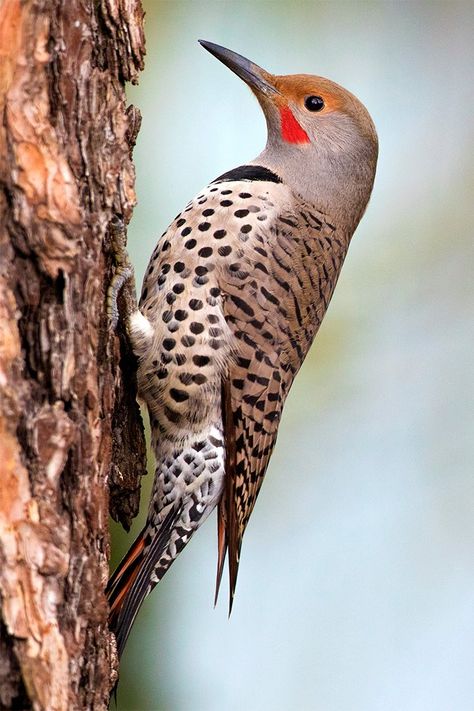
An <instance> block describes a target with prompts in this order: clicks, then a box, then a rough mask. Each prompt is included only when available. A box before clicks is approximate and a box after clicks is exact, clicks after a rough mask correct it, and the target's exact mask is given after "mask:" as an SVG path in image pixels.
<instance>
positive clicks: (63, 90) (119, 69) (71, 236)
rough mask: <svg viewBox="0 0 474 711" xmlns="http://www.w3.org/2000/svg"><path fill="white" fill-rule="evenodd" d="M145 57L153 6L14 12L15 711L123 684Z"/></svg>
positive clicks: (77, 2)
mask: <svg viewBox="0 0 474 711" xmlns="http://www.w3.org/2000/svg"><path fill="white" fill-rule="evenodd" d="M143 55H144V36H143V11H142V7H141V2H140V0H0V477H1V479H0V595H1V597H0V599H1V604H2V610H1V615H0V708H16V709H31V708H33V709H44V710H45V711H56V710H61V711H62V710H66V709H67V710H68V711H70V710H71V709H94V711H97V710H100V709H106V708H107V707H108V701H109V694H110V689H111V687H112V686H113V684H114V681H115V677H116V666H117V665H116V656H115V646H114V642H113V637H112V635H111V634H110V633H109V631H108V628H107V604H106V602H105V599H104V595H103V588H104V586H105V583H106V581H107V575H108V566H107V561H108V555H109V534H108V512H109V504H110V509H111V513H112V515H113V516H114V517H115V518H116V519H119V520H121V521H122V523H123V524H124V525H125V526H126V527H127V526H129V523H130V520H131V518H132V517H133V516H134V515H135V513H136V510H137V506H138V496H139V482H140V476H141V475H142V474H143V473H144V467H145V452H144V440H143V427H142V423H141V419H140V414H139V410H138V407H137V405H136V400H135V393H136V388H135V375H134V362H133V358H132V356H131V355H130V353H129V352H128V351H127V345H126V340H125V338H124V334H123V331H122V332H120V328H119V335H116V334H114V333H113V332H112V331H111V329H110V327H109V325H108V318H107V288H108V285H109V283H110V279H111V276H112V274H113V267H114V255H113V253H112V247H111V237H110V228H109V225H110V222H111V220H112V218H114V217H116V216H119V217H121V218H122V219H123V221H124V222H125V223H128V221H129V220H130V217H131V212H132V208H133V206H134V203H135V193H134V169H133V164H132V161H131V150H132V147H133V143H134V140H135V136H136V132H137V131H138V126H139V114H138V112H137V111H136V110H134V109H133V107H129V109H126V104H125V92H124V84H125V82H126V81H132V82H135V81H136V80H137V75H138V72H139V71H140V70H141V69H142V66H143ZM131 445H132V446H131ZM109 485H110V486H111V489H110V502H109Z"/></svg>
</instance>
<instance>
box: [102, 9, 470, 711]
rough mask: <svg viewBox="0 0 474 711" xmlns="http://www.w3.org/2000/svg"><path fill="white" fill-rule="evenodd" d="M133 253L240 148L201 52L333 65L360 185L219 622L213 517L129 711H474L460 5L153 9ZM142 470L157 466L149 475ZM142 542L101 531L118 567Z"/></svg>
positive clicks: (175, 571) (227, 104) (186, 561)
mask: <svg viewBox="0 0 474 711" xmlns="http://www.w3.org/2000/svg"><path fill="white" fill-rule="evenodd" d="M144 5H145V8H146V12H147V20H146V30H147V48H148V49H147V61H146V69H145V72H144V73H143V75H142V79H141V83H140V86H139V87H132V88H130V91H129V98H130V101H131V102H133V103H134V104H136V105H137V106H138V107H139V108H140V109H141V111H142V114H143V127H142V130H141V132H140V134H139V137H138V143H137V147H136V150H135V160H136V166H137V193H138V206H137V208H136V210H135V214H134V218H133V222H132V224H131V228H130V231H129V249H130V253H131V256H132V260H133V262H134V263H135V265H136V273H137V281H138V282H139V283H141V280H142V276H143V273H144V270H145V267H146V264H147V260H148V258H149V256H150V255H151V252H152V250H153V248H154V245H155V243H156V240H157V238H158V236H159V235H160V234H161V233H162V232H163V231H164V229H165V228H166V226H167V225H168V223H169V222H170V221H171V220H172V219H173V217H174V216H175V215H176V214H177V213H178V212H179V211H180V210H181V209H182V207H183V206H184V205H185V204H186V203H187V201H188V200H189V199H190V198H191V197H192V196H193V195H194V194H196V193H197V192H198V191H199V190H200V189H201V188H202V187H203V186H204V185H206V184H207V183H208V182H209V181H210V180H212V179H213V178H215V177H216V176H217V175H219V174H221V173H222V172H224V171H225V170H227V169H230V168H232V167H234V166H237V165H240V164H242V163H244V162H245V161H246V160H249V159H251V158H253V157H255V156H256V155H257V154H258V153H259V152H260V150H261V149H262V148H263V146H264V143H265V123H264V120H263V117H262V115H261V113H260V109H259V107H258V104H257V102H256V100H255V99H254V98H253V96H252V95H251V93H250V91H249V90H248V88H247V87H246V86H245V85H244V83H243V82H241V81H240V80H239V79H238V78H237V77H235V76H234V75H233V74H232V73H231V72H230V71H229V70H227V69H226V68H225V67H224V66H223V65H221V64H220V63H219V62H218V61H217V60H215V59H214V58H213V57H211V56H210V55H209V54H208V53H207V52H205V51H204V50H203V49H201V48H200V47H199V45H198V44H197V39H198V38H203V39H209V40H212V41H214V42H217V43H219V44H222V45H224V46H227V47H230V48H231V49H234V50H236V51H237V52H239V53H241V54H244V55H245V56H247V57H249V58H250V59H252V60H254V61H255V62H257V63H258V64H260V65H261V66H263V67H264V68H266V69H268V70H270V71H272V72H275V73H283V74H289V73H297V72H305V73H311V74H321V75H323V76H327V77H329V78H331V79H333V80H335V81H337V82H338V83H340V84H342V85H344V86H345V87H347V88H348V89H350V90H351V91H353V92H354V93H355V94H356V95H357V96H358V97H359V98H360V99H361V100H362V101H363V102H364V103H365V104H366V106H367V107H368V109H369V111H370V112H371V114H372V117H373V119H374V121H375V124H376V126H377V129H378V133H379V138H380V159H379V167H378V174H377V179H376V183H375V189H374V193H373V196H372V200H371V203H370V205H369V208H368V211H367V214H366V216H365V218H364V219H363V220H362V223H361V225H360V227H359V229H358V230H357V233H356V235H355V237H354V239H353V242H352V245H351V248H350V250H349V255H348V258H347V260H346V263H345V266H344V269H343V272H342V276H341V278H340V281H339V284H338V287H337V289H336V292H335V296H334V298H333V301H332V303H331V306H330V308H329V312H328V314H327V317H326V319H325V322H324V324H323V326H322V328H321V330H320V333H319V335H318V337H317V339H316V342H315V345H314V347H313V349H312V350H311V352H310V355H309V356H308V358H307V360H306V362H305V364H304V367H303V369H302V371H301V372H300V374H299V376H298V378H297V380H296V383H295V385H294V387H293V390H292V392H291V395H290V397H289V399H288V402H287V405H286V409H285V412H284V416H283V421H282V424H281V428H280V435H279V440H278V444H277V447H276V451H275V453H274V456H273V458H272V462H271V465H270V469H269V472H268V476H267V478H266V481H265V484H264V486H263V489H262V492H261V495H260V497H259V501H258V503H257V506H256V509H255V511H254V514H253V517H252V519H251V521H250V525H249V527H248V529H247V533H246V536H245V540H244V546H243V551H242V562H241V566H240V573H239V581H238V586H237V597H236V601H235V605H234V610H233V614H232V618H231V619H230V620H228V619H227V598H226V596H227V585H226V584H225V585H224V586H223V590H222V592H221V600H220V602H219V604H218V606H217V609H215V610H214V609H213V595H214V581H215V566H216V523H215V517H214V516H213V517H211V518H210V519H209V520H208V521H207V523H206V524H205V526H204V527H203V528H202V529H201V531H200V532H199V534H198V535H197V536H196V537H195V538H194V539H193V541H192V543H191V544H190V545H189V546H188V547H187V548H186V549H185V551H184V552H183V553H182V554H181V556H180V557H179V559H178V561H177V562H176V563H175V564H174V566H173V567H172V569H171V570H170V572H169V574H168V575H167V576H166V577H165V579H164V580H163V581H162V583H161V584H160V585H159V587H158V588H157V589H156V590H155V591H154V593H153V594H152V595H151V597H149V598H148V600H147V601H146V603H145V604H144V606H143V608H142V611H141V613H140V615H139V617H138V620H137V622H136V624H135V626H134V629H133V632H132V634H131V637H130V641H129V643H128V646H127V649H126V652H125V655H124V658H123V664H122V669H121V677H120V686H119V692H118V702H119V706H118V707H119V709H120V711H132V710H133V711H148V710H150V711H237V710H238V711H290V710H301V711H401V710H403V711H426V710H428V709H429V711H438V710H439V711H471V710H472V709H474V674H473V669H474V566H473V562H474V561H473V558H474V556H473V548H474V515H473V509H474V480H473V476H472V474H473V460H474V457H473V449H474V437H473V431H474V428H473V425H474V421H473V420H474V393H473V377H472V376H473V373H472V361H473V355H472V350H473V349H472V345H473V336H474V329H473V295H474V294H473V291H474V288H473V283H474V281H473V269H472V267H473V251H472V240H473V234H472V226H473V191H472V188H473V183H474V181H473V177H474V175H473V173H474V168H473V147H474V136H473V126H474V121H473V109H474V84H473V74H474V61H473V60H474V52H473V37H474V5H473V3H472V2H468V3H465V4H462V3H457V2H454V0H453V1H450V2H426V3H417V2H364V1H362V2H315V1H313V2H303V1H299V2H297V1H295V0H293V2H262V1H260V2H255V1H253V2H242V1H239V2H199V1H197V0H194V1H192V2H191V1H189V2H181V1H179V0H174V1H172V2H159V1H158V0H155V1H152V0H149V1H145V2H144ZM150 469H151V467H150ZM150 484H151V476H149V477H148V481H146V483H145V486H144V488H143V494H142V515H141V516H140V517H139V519H137V522H136V524H135V526H134V529H133V532H132V534H130V535H128V536H127V535H125V534H123V532H121V531H120V530H119V528H118V526H114V529H113V530H114V539H113V546H114V563H116V562H117V561H118V559H119V558H120V557H121V555H122V554H123V553H124V552H125V550H126V549H127V548H128V546H129V544H130V543H131V541H132V539H133V534H134V533H136V532H138V530H139V529H140V528H141V526H142V525H143V516H144V515H145V513H146V508H147V501H148V496H149V487H150Z"/></svg>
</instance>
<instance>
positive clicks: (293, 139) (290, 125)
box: [280, 106, 309, 143]
mask: <svg viewBox="0 0 474 711" xmlns="http://www.w3.org/2000/svg"><path fill="white" fill-rule="evenodd" d="M280 118H281V136H282V138H283V140H284V141H286V142H287V143H309V138H308V134H307V133H306V131H305V130H304V129H303V128H301V126H300V125H299V123H298V121H297V120H296V119H295V117H294V116H293V114H292V113H291V109H290V108H288V106H280Z"/></svg>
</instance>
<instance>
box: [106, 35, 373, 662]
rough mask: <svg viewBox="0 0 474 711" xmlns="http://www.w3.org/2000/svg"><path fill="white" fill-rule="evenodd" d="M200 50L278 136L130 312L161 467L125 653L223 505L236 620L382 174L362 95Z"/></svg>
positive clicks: (119, 626)
mask: <svg viewBox="0 0 474 711" xmlns="http://www.w3.org/2000/svg"><path fill="white" fill-rule="evenodd" d="M199 41H200V44H201V45H202V46H203V47H204V48H205V49H206V50H208V51H209V52H210V53H211V54H212V55H214V57H216V58H217V59H218V60H220V61H221V62H222V63H223V64H224V65H226V66H227V67H228V68H229V69H230V70H231V71H232V72H234V73H235V74H236V75H237V76H238V77H240V78H241V79H242V80H243V81H244V82H245V83H246V84H247V85H248V86H249V87H250V89H251V90H252V92H253V94H254V95H255V96H256V98H257V100H258V102H259V104H260V107H261V109H262V111H263V114H264V117H265V119H266V124H267V134H268V137H267V143H266V146H265V148H264V150H263V151H262V152H261V153H260V154H259V155H258V156H257V158H255V159H253V160H251V161H249V162H247V163H244V164H242V165H240V166H238V167H236V168H233V169H231V170H229V171H228V172H226V173H223V174H222V175H220V176H219V177H217V178H215V179H214V180H212V182H210V183H209V184H208V185H207V187H205V188H204V189H203V190H202V191H201V192H199V193H198V194H197V196H196V197H195V198H193V199H192V200H191V201H190V202H189V203H188V204H187V205H186V207H185V208H184V209H183V211H182V212H181V213H180V214H179V215H177V217H176V218H175V219H174V220H173V222H172V223H171V225H170V226H169V227H168V229H167V230H166V232H165V233H164V234H163V235H162V237H161V238H160V240H159V241H158V244H157V246H156V248H155V250H154V251H153V254H152V256H151V259H150V262H149V265H148V268H147V271H146V274H145V277H144V281H143V288H142V292H141V298H140V302H139V305H138V308H136V309H135V310H134V311H133V312H132V313H130V314H129V316H128V317H127V318H128V320H127V324H128V326H127V328H128V333H129V337H130V341H131V344H132V348H133V351H134V353H135V355H136V357H137V362H138V369H137V381H138V390H139V394H140V396H141V398H143V400H144V401H145V403H146V405H147V408H148V413H149V419H150V428H151V443H152V448H153V451H154V455H155V459H156V470H155V476H154V483H153V487H152V493H151V498H150V502H149V509H148V516H147V520H146V523H145V526H144V528H143V530H142V531H141V532H140V534H139V535H138V537H137V539H136V540H135V542H134V543H133V545H132V546H131V548H130V550H129V552H128V553H127V554H126V555H125V557H124V559H123V560H122V562H121V563H120V564H119V566H118V568H117V570H116V571H115V573H114V574H113V575H112V577H111V578H110V580H109V583H108V586H107V588H106V594H107V598H108V601H109V606H110V618H109V624H110V628H111V630H112V631H113V632H114V634H115V637H116V643H117V652H118V655H119V657H120V656H121V654H122V652H123V650H124V647H125V644H126V641H127V638H128V636H129V633H130V630H131V628H132V625H133V622H134V620H135V618H136V615H137V613H138V611H139V609H140V606H141V604H142V602H143V601H144V599H145V597H146V596H147V595H148V594H149V593H150V592H151V590H152V589H153V588H154V587H155V585H156V584H157V583H158V582H159V581H160V580H161V579H162V578H163V576H164V574H165V573H166V572H167V570H168V569H169V568H170V566H171V564H172V563H173V561H174V560H175V559H176V557H177V556H178V554H179V553H180V551H181V550H182V549H183V548H184V547H185V546H186V544H187V543H188V542H189V540H190V539H191V537H192V535H193V533H194V532H195V531H196V530H197V529H198V528H199V527H200V526H201V524H202V523H203V522H204V521H205V520H206V518H207V517H208V516H209V514H210V513H211V512H212V511H213V510H214V509H216V508H217V549H218V561H217V580H216V600H217V595H218V591H219V586H220V582H221V578H222V574H223V569H224V564H225V559H226V556H227V558H228V570H229V588H230V595H229V614H230V611H231V609H232V603H233V600H234V594H235V587H236V581H237V572H238V568H239V559H240V552H241V545H242V538H243V535H244V531H245V529H246V526H247V523H248V521H249V517H250V515H251V513H252V510H253V508H254V505H255V501H256V499H257V496H258V493H259V491H260V487H261V485H262V481H263V478H264V475H265V473H266V470H267V467H268V463H269V460H270V456H271V454H272V450H273V448H274V445H275V440H276V436H277V432H278V426H279V423H280V419H281V414H282V409H283V406H284V403H285V399H286V397H287V395H288V392H289V390H290V387H291V385H292V383H293V380H294V378H295V376H296V374H297V372H298V370H299V368H300V366H301V364H302V363H303V360H304V358H305V356H306V354H307V352H308V349H309V347H310V345H311V344H312V342H313V339H314V337H315V335H316V332H317V331H318V328H319V326H320V324H321V322H322V319H323V317H324V314H325V313H326V310H327V308H328V304H329V301H330V299H331V296H332V294H333V291H334V288H335V286H336V282H337V279H338V276H339V273H340V270H341V267H342V264H343V262H344V259H345V256H346V252H347V249H348V246H349V242H350V240H351V237H352V235H353V233H354V230H355V229H356V227H357V225H358V223H359V221H360V219H361V217H362V215H363V214H364V212H365V209H366V206H367V204H368V201H369V198H370V195H371V192H372V187H373V183H374V178H375V171H376V164H377V156H378V139H377V133H376V129H375V126H374V123H373V121H372V119H371V117H370V115H369V113H368V111H367V109H366V108H365V107H364V105H363V104H362V103H361V102H360V101H359V100H358V99H357V98H356V97H355V96H354V95H353V94H352V93H350V92H349V91H347V90H346V89H344V88H342V87H341V86H339V85H338V84H336V83H334V82H332V81H330V80H328V79H325V78H322V77H319V76H313V75H308V74H296V75H273V74H270V73H269V72H267V71H265V70H264V69H262V68H261V67H259V66H258V65H257V64H255V63H253V62H251V61H250V60H248V59H246V58H245V57H243V56H242V55H240V54H237V53H236V52H233V51H231V50H229V49H226V48H225V47H221V46H220V45H217V44H214V43H212V42H209V41H204V40H199Z"/></svg>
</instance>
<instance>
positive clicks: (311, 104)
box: [304, 96, 324, 111]
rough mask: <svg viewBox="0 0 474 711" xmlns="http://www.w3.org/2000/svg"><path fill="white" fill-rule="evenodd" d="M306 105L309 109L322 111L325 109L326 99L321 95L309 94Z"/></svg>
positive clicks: (305, 101)
mask: <svg viewBox="0 0 474 711" xmlns="http://www.w3.org/2000/svg"><path fill="white" fill-rule="evenodd" d="M304 105H305V107H306V108H307V109H308V111H321V110H322V109H324V101H323V100H322V99H321V97H320V96H307V97H306V99H305V100H304Z"/></svg>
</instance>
